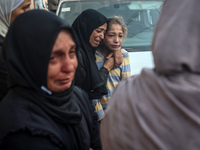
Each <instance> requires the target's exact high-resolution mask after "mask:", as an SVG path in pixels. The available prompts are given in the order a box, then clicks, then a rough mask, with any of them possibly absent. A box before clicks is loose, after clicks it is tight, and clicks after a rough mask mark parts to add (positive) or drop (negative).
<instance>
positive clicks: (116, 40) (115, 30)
mask: <svg viewBox="0 0 200 150" xmlns="http://www.w3.org/2000/svg"><path fill="white" fill-rule="evenodd" d="M122 41H123V30H122V26H121V25H119V24H112V25H111V26H110V28H109V30H108V31H107V32H106V34H105V39H104V45H105V46H106V47H107V48H108V49H109V50H111V51H115V50H117V49H118V48H119V47H120V46H121V44H122Z"/></svg>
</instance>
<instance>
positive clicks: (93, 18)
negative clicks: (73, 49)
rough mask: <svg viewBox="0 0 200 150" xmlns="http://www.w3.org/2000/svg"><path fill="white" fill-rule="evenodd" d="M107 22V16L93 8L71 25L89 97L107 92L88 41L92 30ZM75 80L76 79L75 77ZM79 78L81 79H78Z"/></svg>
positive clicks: (99, 96)
mask: <svg viewBox="0 0 200 150" xmlns="http://www.w3.org/2000/svg"><path fill="white" fill-rule="evenodd" d="M106 22H107V18H106V17H105V16H104V15H102V14H101V13H99V12H98V11H96V10H93V9H87V10H85V11H83V12H82V13H81V14H80V15H79V16H78V17H77V18H76V19H75V21H74V22H73V24H72V27H73V28H74V29H75V31H76V33H77V36H78V38H79V42H80V52H81V54H82V57H83V61H84V63H85V68H86V74H87V75H86V76H87V79H86V84H85V85H84V87H83V88H84V89H85V91H87V92H89V96H90V98H91V99H93V98H101V97H102V95H104V94H106V93H107V89H106V86H105V84H104V82H103V80H102V78H101V77H100V74H99V71H98V68H97V65H96V62H95V50H96V48H94V47H92V45H91V44H90V42H89V39H90V35H91V34H92V32H93V30H94V29H96V28H98V27H100V26H102V25H103V24H105V23H106ZM76 80H77V79H76ZM78 80H81V79H78Z"/></svg>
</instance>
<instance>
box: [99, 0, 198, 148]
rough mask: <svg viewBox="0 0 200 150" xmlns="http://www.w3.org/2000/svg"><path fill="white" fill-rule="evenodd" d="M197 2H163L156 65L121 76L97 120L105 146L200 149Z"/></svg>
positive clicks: (155, 42)
mask: <svg viewBox="0 0 200 150" xmlns="http://www.w3.org/2000/svg"><path fill="white" fill-rule="evenodd" d="M199 8H200V1H199V0H166V1H165V4H164V6H163V9H162V12H161V15H160V19H159V21H158V24H157V27H156V30H155V34H154V39H153V43H152V51H153V56H154V63H155V68H154V69H143V70H142V72H141V73H140V74H139V75H137V76H132V77H130V78H128V79H125V80H123V81H122V82H121V83H120V84H119V85H118V87H117V88H116V90H115V91H114V92H113V95H112V97H111V99H110V103H109V104H108V108H107V111H106V114H105V117H104V119H103V120H102V124H101V140H102V145H103V149H104V150H108V149H114V150H122V149H127V150H147V149H148V150H197V149H199V147H200V142H199V139H200V100H199V97H200V35H199V33H200V15H199V13H198V11H199Z"/></svg>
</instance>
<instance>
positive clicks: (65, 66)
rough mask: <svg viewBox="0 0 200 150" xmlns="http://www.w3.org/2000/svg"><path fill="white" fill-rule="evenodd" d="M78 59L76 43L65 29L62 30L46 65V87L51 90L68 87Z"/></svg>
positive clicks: (55, 90)
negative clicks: (47, 65)
mask: <svg viewBox="0 0 200 150" xmlns="http://www.w3.org/2000/svg"><path fill="white" fill-rule="evenodd" d="M77 66H78V61H77V57H76V44H75V42H74V40H73V39H72V36H71V34H70V33H68V32H67V31H64V30H62V31H61V32H60V33H59V34H58V37H57V39H56V41H55V43H54V46H53V50H52V53H51V56H50V61H49V67H48V80H47V87H48V89H49V90H51V91H53V92H62V91H64V90H66V89H68V88H70V86H71V84H72V81H73V79H74V75H75V72H76V68H77Z"/></svg>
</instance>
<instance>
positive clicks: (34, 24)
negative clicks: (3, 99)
mask: <svg viewBox="0 0 200 150" xmlns="http://www.w3.org/2000/svg"><path fill="white" fill-rule="evenodd" d="M61 30H66V31H67V32H69V33H70V34H71V35H72V37H73V39H74V40H75V42H76V38H75V34H74V31H73V29H72V28H71V27H70V26H69V25H67V24H66V23H65V22H64V21H63V20H62V19H60V18H59V17H57V16H56V15H55V14H53V13H50V12H47V11H44V10H31V11H28V12H26V13H23V14H21V15H19V16H18V17H16V19H15V20H14V22H13V23H12V25H11V26H10V29H9V32H8V34H7V36H6V40H5V42H6V43H5V45H6V48H5V53H6V61H7V65H8V74H9V77H8V84H9V87H10V88H11V89H13V90H14V91H15V92H17V93H19V94H20V95H22V96H23V97H26V99H27V100H28V101H29V100H30V101H32V102H33V103H34V104H36V105H38V106H40V107H41V108H42V109H43V110H45V111H46V112H47V114H49V115H50V116H51V117H52V118H53V119H54V120H56V121H59V122H62V123H65V124H68V123H71V124H78V123H79V122H80V120H81V111H80V108H79V107H78V105H77V103H76V100H75V96H74V94H73V89H74V86H73V84H72V85H71V87H70V88H69V89H67V90H66V91H64V92H62V93H53V92H51V91H49V90H48V89H47V73H48V64H49V60H50V55H51V52H52V48H53V45H54V42H55V40H56V38H57V36H58V34H59V32H60V31H61Z"/></svg>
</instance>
